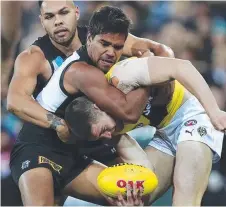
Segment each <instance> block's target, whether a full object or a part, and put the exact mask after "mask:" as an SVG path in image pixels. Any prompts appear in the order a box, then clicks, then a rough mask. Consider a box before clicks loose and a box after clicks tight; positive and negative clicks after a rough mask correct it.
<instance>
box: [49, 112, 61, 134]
mask: <svg viewBox="0 0 226 207" xmlns="http://www.w3.org/2000/svg"><path fill="white" fill-rule="evenodd" d="M46 116H47V120H48V121H49V122H50V128H51V129H54V130H56V128H57V127H58V126H64V123H62V122H61V120H62V119H61V118H60V117H57V116H56V115H54V114H51V113H48V114H47V115H46Z"/></svg>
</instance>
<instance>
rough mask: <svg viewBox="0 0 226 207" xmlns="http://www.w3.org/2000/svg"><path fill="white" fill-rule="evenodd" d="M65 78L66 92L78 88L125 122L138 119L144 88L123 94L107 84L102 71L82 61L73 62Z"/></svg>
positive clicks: (145, 90) (146, 96)
mask: <svg viewBox="0 0 226 207" xmlns="http://www.w3.org/2000/svg"><path fill="white" fill-rule="evenodd" d="M65 80H66V81H65ZM65 80H64V81H65V82H64V86H65V88H67V89H68V92H70V93H75V92H77V91H78V90H80V91H81V92H83V93H84V94H85V95H86V96H88V97H89V98H90V99H91V100H92V101H93V102H94V103H96V104H97V106H98V107H99V108H100V109H102V110H104V111H106V112H107V113H109V114H111V115H112V116H114V117H116V118H118V119H122V120H124V121H126V122H131V123H133V122H136V121H137V120H138V119H139V117H140V115H141V113H142V111H143V109H144V107H145V105H146V102H147V98H148V90H147V89H144V88H139V89H138V90H135V91H132V92H131V93H129V94H128V95H126V96H125V95H124V94H123V93H122V92H121V91H119V90H118V89H116V88H114V87H112V86H111V85H109V83H108V82H107V80H106V78H105V76H104V74H103V72H101V71H100V70H99V69H97V68H95V67H93V66H90V65H88V64H87V63H84V62H79V63H78V62H77V63H74V64H73V65H72V66H71V67H70V69H69V70H68V71H67V72H66V74H65Z"/></svg>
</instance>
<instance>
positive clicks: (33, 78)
mask: <svg viewBox="0 0 226 207" xmlns="http://www.w3.org/2000/svg"><path fill="white" fill-rule="evenodd" d="M39 5H40V11H41V15H40V19H41V22H42V25H43V27H44V29H45V30H46V33H47V34H46V35H45V36H44V37H41V38H39V39H38V40H37V41H35V42H34V43H33V45H31V46H30V47H29V48H28V49H27V50H25V51H24V52H22V53H21V54H20V55H19V56H18V57H17V59H16V62H15V72H14V75H13V79H12V81H11V84H10V87H9V91H8V97H7V107H8V110H9V111H11V112H12V113H14V114H15V115H17V116H19V117H20V118H21V119H23V120H25V121H28V122H31V123H33V124H36V125H38V126H40V127H44V128H51V129H54V130H56V132H57V134H58V136H59V137H60V138H61V139H62V140H64V139H65V138H67V136H68V134H69V132H68V128H67V126H66V124H65V122H64V120H63V119H60V118H58V117H56V116H54V115H51V114H50V113H49V112H48V111H46V110H44V109H43V108H42V107H40V106H39V105H38V104H37V103H36V102H35V101H34V99H33V98H32V97H31V96H32V95H33V96H34V97H36V96H37V94H38V93H39V92H40V91H41V90H42V89H43V87H44V86H45V85H46V83H47V82H48V80H49V79H50V77H51V76H52V74H53V73H54V71H55V70H57V68H58V67H59V66H60V65H61V64H62V62H63V60H64V59H65V58H66V57H68V56H70V55H71V54H72V53H73V52H74V51H76V50H78V49H79V48H80V47H81V46H82V44H84V43H85V40H86V36H87V28H86V27H77V20H78V16H79V9H78V7H77V6H75V5H74V3H73V1H54V2H52V1H39ZM149 49H150V50H151V51H152V52H153V53H154V54H155V55H158V56H172V55H173V51H172V50H171V49H170V48H169V47H167V46H165V45H162V44H159V43H157V42H154V41H151V40H148V39H144V38H137V37H135V36H133V35H131V34H129V35H128V37H127V40H126V43H125V47H124V48H123V54H124V55H125V56H132V55H141V54H142V53H143V52H145V51H147V50H149Z"/></svg>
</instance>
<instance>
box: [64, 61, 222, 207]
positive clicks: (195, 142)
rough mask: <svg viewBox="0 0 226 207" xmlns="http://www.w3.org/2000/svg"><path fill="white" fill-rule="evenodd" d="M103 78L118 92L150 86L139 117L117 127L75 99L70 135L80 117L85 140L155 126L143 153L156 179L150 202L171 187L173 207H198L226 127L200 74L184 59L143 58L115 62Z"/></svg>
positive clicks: (68, 116) (70, 113) (84, 101)
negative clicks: (128, 123)
mask: <svg viewBox="0 0 226 207" xmlns="http://www.w3.org/2000/svg"><path fill="white" fill-rule="evenodd" d="M107 78H108V80H109V81H110V82H111V83H112V84H113V85H114V86H116V87H117V88H118V89H120V90H121V91H123V92H124V93H128V92H129V91H131V90H133V89H134V88H137V87H140V86H150V85H154V86H151V87H150V98H149V102H148V103H147V105H146V108H145V109H144V111H143V114H142V116H141V117H140V119H139V120H138V122H137V123H135V124H133V125H126V124H125V123H124V124H122V122H120V121H118V120H116V119H114V118H112V117H110V116H109V115H108V114H106V113H105V112H103V111H101V110H100V109H99V108H98V107H97V106H96V105H95V104H94V103H92V102H90V101H89V100H88V99H87V98H86V97H80V98H78V99H75V100H74V101H73V102H72V103H71V104H70V105H69V106H68V109H67V112H66V120H67V121H68V124H69V125H70V128H71V129H72V131H76V127H81V126H82V123H80V124H77V123H78V121H79V120H85V119H81V116H86V117H87V118H86V120H87V121H88V122H89V124H90V131H89V130H88V129H87V131H86V136H87V133H90V136H89V138H90V140H97V139H99V138H101V137H103V138H111V137H112V136H113V135H116V134H118V133H120V134H123V133H126V132H128V131H130V130H132V129H134V128H136V127H139V126H143V125H152V126H155V127H156V128H157V132H156V134H155V136H154V138H153V140H151V142H150V143H149V146H148V147H147V148H146V149H145V151H146V153H147V154H148V157H149V160H150V161H151V163H152V165H153V168H154V170H155V173H156V174H157V177H158V179H159V186H158V187H157V189H156V190H155V192H154V193H153V194H152V196H151V198H150V203H151V202H153V201H154V200H155V199H157V198H158V197H160V196H161V195H162V194H163V193H164V192H165V191H166V190H167V189H168V188H169V186H171V185H172V184H173V185H174V195H173V205H201V199H202V196H203V194H204V192H205V190H206V187H207V183H208V178H209V173H210V170H211V166H212V161H214V162H215V161H217V160H219V158H220V156H221V149H222V142H223V133H222V132H221V131H220V130H223V129H225V127H226V122H225V120H226V113H225V112H223V111H221V110H220V109H219V108H218V106H217V104H216V101H215V99H214V97H213V95H212V93H211V92H210V89H209V88H208V85H207V84H206V83H205V81H204V80H203V78H202V77H201V75H200V74H199V73H198V72H197V70H196V69H195V68H194V66H193V65H192V64H191V63H190V62H189V61H186V60H177V61H175V60H174V59H171V58H160V57H148V58H140V59H131V60H128V59H127V60H125V61H122V62H119V63H117V64H116V65H115V66H114V68H113V69H112V70H110V71H109V74H108V75H107ZM173 79H177V80H178V81H180V83H179V82H178V81H174V80H173ZM168 80H172V81H171V82H167V81H168ZM157 83H164V84H163V85H156V84H157ZM182 85H184V86H186V88H187V89H188V90H189V91H190V92H191V93H193V94H194V95H195V96H194V95H192V94H191V93H190V92H189V91H188V90H186V89H185V88H184V87H183V86H182ZM196 97H197V98H196ZM100 98H101V97H100ZM134 98H136V97H134ZM80 106H82V107H80ZM79 108H80V109H81V108H82V111H81V110H79ZM207 114H208V115H207ZM76 119H77V121H76ZM123 127H124V129H123V130H122V128H123ZM214 127H215V128H216V129H215V128H214ZM128 134H129V135H131V133H128ZM81 136H82V135H81ZM123 136H128V135H123ZM131 136H132V135H131ZM128 153H129V146H128ZM130 156H131V154H130ZM134 157H136V155H134ZM137 159H139V158H137ZM125 161H126V160H125Z"/></svg>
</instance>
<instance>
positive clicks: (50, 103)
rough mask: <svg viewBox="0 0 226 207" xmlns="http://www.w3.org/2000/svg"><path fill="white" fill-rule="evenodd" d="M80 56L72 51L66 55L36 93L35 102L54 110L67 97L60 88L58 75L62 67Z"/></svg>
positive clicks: (62, 69)
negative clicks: (41, 88)
mask: <svg viewBox="0 0 226 207" xmlns="http://www.w3.org/2000/svg"><path fill="white" fill-rule="evenodd" d="M79 58H80V56H79V55H78V54H77V52H74V53H73V54H72V55H71V56H70V57H68V58H67V59H66V60H65V61H64V62H63V64H62V65H61V66H60V67H59V68H58V70H56V71H55V72H54V74H53V76H52V77H51V79H50V80H49V82H48V84H47V85H46V86H45V87H44V89H43V90H42V91H41V92H40V93H39V94H38V96H37V98H36V100H37V102H38V103H39V104H40V105H41V106H42V107H43V108H45V109H46V110H48V111H51V112H55V111H56V110H57V109H58V108H59V107H60V106H61V104H62V103H63V102H64V101H65V99H66V98H67V95H66V94H65V93H64V92H63V91H62V90H61V88H60V77H61V74H62V72H63V71H64V69H65V68H66V67H67V66H68V64H70V63H71V62H72V61H74V60H78V59H79Z"/></svg>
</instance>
